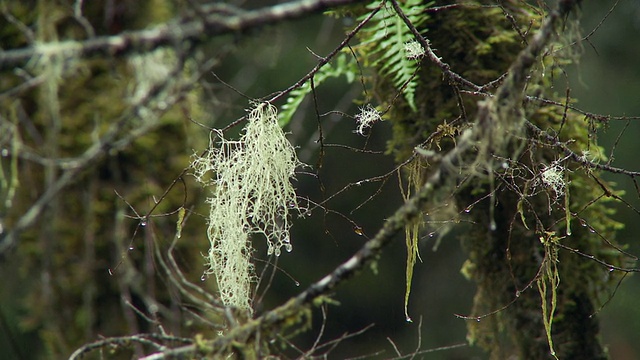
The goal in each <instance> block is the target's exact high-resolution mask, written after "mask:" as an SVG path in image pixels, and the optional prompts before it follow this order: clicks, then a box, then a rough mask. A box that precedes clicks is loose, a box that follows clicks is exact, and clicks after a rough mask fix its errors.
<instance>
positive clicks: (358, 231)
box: [353, 225, 364, 236]
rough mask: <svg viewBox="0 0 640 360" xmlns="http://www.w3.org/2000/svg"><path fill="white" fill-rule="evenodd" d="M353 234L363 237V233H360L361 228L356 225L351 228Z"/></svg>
mask: <svg viewBox="0 0 640 360" xmlns="http://www.w3.org/2000/svg"><path fill="white" fill-rule="evenodd" d="M353 232H354V233H356V234H358V235H360V236H362V235H364V231H362V228H361V227H360V226H357V225H356V226H354V227H353Z"/></svg>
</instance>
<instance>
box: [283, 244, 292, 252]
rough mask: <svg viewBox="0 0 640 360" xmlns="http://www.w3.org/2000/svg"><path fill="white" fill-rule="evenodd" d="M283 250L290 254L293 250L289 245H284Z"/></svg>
mask: <svg viewBox="0 0 640 360" xmlns="http://www.w3.org/2000/svg"><path fill="white" fill-rule="evenodd" d="M284 249H285V250H287V252H291V250H293V246H291V244H284Z"/></svg>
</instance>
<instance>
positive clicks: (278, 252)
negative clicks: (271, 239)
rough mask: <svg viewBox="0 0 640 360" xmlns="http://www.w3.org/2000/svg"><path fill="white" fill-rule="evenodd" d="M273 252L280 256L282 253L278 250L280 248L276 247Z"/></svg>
mask: <svg viewBox="0 0 640 360" xmlns="http://www.w3.org/2000/svg"><path fill="white" fill-rule="evenodd" d="M273 253H274V254H275V256H280V254H282V252H281V251H280V248H276V249H275V250H274V251H273Z"/></svg>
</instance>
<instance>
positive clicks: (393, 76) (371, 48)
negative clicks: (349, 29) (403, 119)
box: [356, 0, 433, 111]
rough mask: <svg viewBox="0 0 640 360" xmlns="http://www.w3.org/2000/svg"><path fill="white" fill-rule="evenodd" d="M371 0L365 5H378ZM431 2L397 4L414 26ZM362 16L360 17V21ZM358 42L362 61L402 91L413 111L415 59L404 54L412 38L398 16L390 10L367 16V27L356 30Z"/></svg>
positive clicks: (416, 65) (423, 15)
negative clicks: (357, 31)
mask: <svg viewBox="0 0 640 360" xmlns="http://www.w3.org/2000/svg"><path fill="white" fill-rule="evenodd" d="M378 4H379V3H378V2H377V1H376V2H373V3H372V4H370V5H369V6H367V8H369V9H373V8H377V7H378ZM432 4H433V3H432V2H429V3H423V2H422V1H421V0H407V1H405V2H403V3H401V4H400V8H402V10H403V12H404V13H405V14H406V15H407V17H408V18H409V20H410V21H411V23H412V24H413V25H415V26H416V27H417V28H418V29H419V28H420V25H422V24H423V23H424V22H425V21H426V20H427V19H428V17H427V16H425V14H424V12H425V11H426V9H427V8H428V7H429V6H431V5H432ZM363 19H364V17H362V18H361V19H360V20H363ZM360 39H361V40H362V43H361V44H360V45H359V46H358V47H356V51H358V54H359V55H360V56H361V57H363V60H364V63H365V64H372V65H373V66H376V67H378V68H379V69H380V73H381V74H382V75H384V76H385V77H387V78H388V79H390V80H391V82H392V84H393V85H394V86H395V87H396V88H397V89H399V90H400V91H402V94H403V96H404V98H405V100H406V101H407V104H409V106H410V107H411V109H412V110H413V111H417V106H416V101H415V92H416V88H417V87H418V79H417V78H416V77H415V76H414V74H415V73H416V71H417V70H418V67H419V62H418V61H416V57H415V56H414V55H413V54H408V53H407V51H406V45H407V44H410V43H412V42H413V41H414V40H415V39H414V37H413V34H412V33H411V31H410V30H409V28H407V26H406V25H405V24H404V22H403V21H402V19H401V18H400V17H399V16H398V15H397V14H396V13H395V12H394V11H393V10H391V9H387V10H386V11H380V12H378V14H376V16H375V17H374V18H373V19H371V21H370V22H369V24H368V26H367V27H365V28H364V29H363V30H362V31H361V32H360Z"/></svg>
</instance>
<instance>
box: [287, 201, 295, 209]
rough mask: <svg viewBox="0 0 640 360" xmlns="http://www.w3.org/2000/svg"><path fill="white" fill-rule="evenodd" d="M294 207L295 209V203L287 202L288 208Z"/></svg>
mask: <svg viewBox="0 0 640 360" xmlns="http://www.w3.org/2000/svg"><path fill="white" fill-rule="evenodd" d="M295 207H296V203H295V201H290V202H289V208H291V209H293V208H295Z"/></svg>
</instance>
